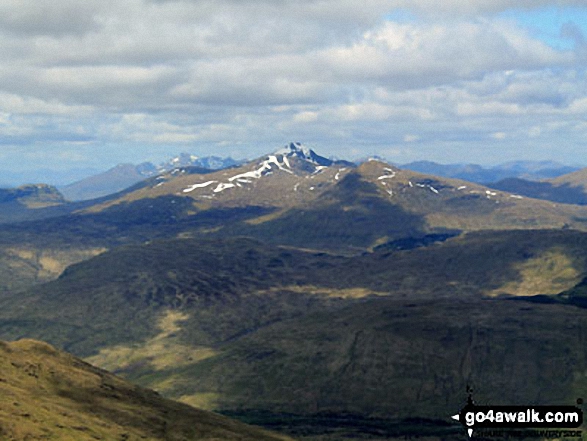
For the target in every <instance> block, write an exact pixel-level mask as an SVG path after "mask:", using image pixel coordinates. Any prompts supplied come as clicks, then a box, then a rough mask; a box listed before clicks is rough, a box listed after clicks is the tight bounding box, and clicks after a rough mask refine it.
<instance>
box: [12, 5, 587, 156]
mask: <svg viewBox="0 0 587 441" xmlns="http://www.w3.org/2000/svg"><path fill="white" fill-rule="evenodd" d="M583 3H584V2H583V1H579V0H566V1H565V0H558V1H555V0H550V1H549V0H521V1H520V0H518V1H516V2H513V1H511V0H491V1H490V0H473V1H468V2H463V1H460V0H447V1H443V2H436V1H434V2H433V1H430V0H410V1H408V0H391V1H389V0H365V1H363V2H356V1H354V0H337V1H334V0H321V1H317V0H298V1H293V0H279V1H275V0H251V1H247V2H244V1H238V0H198V1H195V0H126V1H123V2H120V1H114V0H102V1H97V0H87V1H84V2H79V1H74V0H58V1H56V2H53V3H51V4H49V3H47V4H42V5H41V4H39V3H38V2H35V1H33V0H19V1H16V0H7V1H4V2H2V4H0V56H2V58H3V59H4V60H6V61H5V63H3V64H2V66H0V115H5V116H2V118H1V119H0V121H1V124H3V128H4V126H11V127H12V125H14V121H15V120H18V121H19V124H21V127H22V130H23V131H26V132H27V133H28V134H27V136H22V138H18V136H19V135H18V133H17V132H18V130H17V129H16V127H13V128H12V129H11V130H13V132H11V133H12V135H11V142H19V143H21V144H22V145H26V143H33V142H37V140H41V139H49V140H51V142H60V141H59V140H63V141H64V142H68V141H74V142H86V141H87V140H91V141H92V142H95V143H96V145H100V143H101V142H102V143H103V144H104V145H113V144H119V145H127V146H129V148H134V147H136V148H138V147H137V146H138V145H139V144H149V145H153V146H156V145H161V146H162V147H167V146H170V145H205V146H207V147H206V148H212V147H213V146H216V145H219V146H225V145H241V144H242V143H245V145H247V146H250V145H252V144H255V145H257V147H255V148H258V149H264V148H265V146H264V145H263V143H267V144H269V143H273V142H279V144H281V143H282V142H284V141H287V140H289V138H290V137H292V138H294V139H300V137H303V138H304V139H306V140H312V141H314V142H318V143H322V144H323V146H324V149H325V151H326V152H327V153H330V154H337V155H338V156H344V152H336V151H328V149H335V148H340V146H344V145H348V146H349V147H348V151H349V152H350V151H351V147H350V146H352V145H353V144H356V143H358V144H361V143H371V144H374V145H381V146H385V145H388V143H389V141H390V140H391V141H393V142H396V143H398V144H402V143H412V145H413V146H415V147H416V146H417V147H418V148H420V147H422V148H424V147H423V146H425V145H426V143H427V142H431V140H437V141H438V142H451V143H454V142H456V141H455V140H458V142H461V141H462V142H466V141H471V140H477V141H478V142H479V143H480V144H479V145H480V146H481V143H482V142H491V140H495V139H497V140H500V144H501V145H505V144H507V143H508V142H509V140H519V139H520V137H522V136H525V137H526V138H528V139H545V142H547V140H548V137H549V135H550V134H552V133H554V132H553V129H549V124H551V125H552V124H555V123H556V122H557V121H560V120H562V119H565V118H566V120H567V122H568V124H571V125H572V124H574V125H575V126H577V124H580V118H581V116H580V115H581V112H584V109H585V96H587V90H586V86H585V84H587V82H586V81H585V61H586V60H587V57H586V56H585V53H586V52H585V50H584V47H585V44H584V38H583V34H582V31H581V29H580V28H579V27H577V26H576V25H573V24H572V23H568V24H566V25H564V26H563V27H562V28H561V29H560V30H557V32H559V33H560V35H561V36H562V37H564V38H571V39H573V41H575V47H574V49H566V50H562V49H558V48H554V47H551V45H549V44H548V42H547V41H544V40H541V39H540V38H539V37H537V36H536V35H534V34H532V33H531V32H529V31H528V30H526V29H523V28H521V27H520V26H519V25H518V23H517V22H516V21H515V20H513V19H511V18H509V19H504V18H503V17H502V16H500V15H499V13H500V12H502V11H505V10H510V9H512V8H514V9H515V10H516V11H518V12H517V13H518V14H523V13H524V10H525V9H528V10H529V9H532V8H539V7H542V6H550V7H559V8H564V7H566V6H575V7H582V6H584V5H583ZM398 10H401V11H403V12H404V13H405V14H404V15H402V16H401V18H399V19H394V16H395V15H394V14H396V13H397V11H398ZM512 118H515V119H516V122H515V123H513V122H512V121H511V120H512ZM550 127H552V126H550ZM561 127H563V126H561ZM564 127H570V126H569V125H567V126H564ZM556 130H559V131H560V130H564V129H561V128H559V129H556ZM415 133H417V134H418V135H415ZM496 134H503V137H501V135H500V136H498V137H497V138H496ZM538 135H539V136H538ZM304 139H302V140H304ZM415 141H418V142H417V143H416V142H415ZM429 145H432V144H429ZM512 145H513V144H512ZM133 146H134V147H133ZM31 148H33V147H31ZM247 148H249V147H247ZM394 148H395V147H394ZM394 151H397V152H400V151H401V152H407V150H401V149H400V150H397V149H396V150H394ZM410 151H411V152H412V153H413V152H414V151H416V150H414V149H411V150H410ZM249 152H253V150H248V151H246V152H243V154H242V155H241V156H245V155H247V154H249ZM456 156H458V155H456Z"/></svg>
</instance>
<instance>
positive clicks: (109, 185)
mask: <svg viewBox="0 0 587 441" xmlns="http://www.w3.org/2000/svg"><path fill="white" fill-rule="evenodd" d="M236 164H238V161H235V160H234V159H232V158H221V157H218V156H206V157H203V158H200V157H198V156H195V155H192V154H189V153H181V154H180V155H179V156H176V157H174V158H171V159H170V160H168V161H166V162H162V163H161V164H159V165H154V164H153V163H151V162H143V163H141V164H138V165H134V164H119V165H117V166H115V167H112V168H111V169H109V170H107V171H105V172H102V173H98V174H96V175H93V176H90V177H87V178H84V179H82V180H80V181H76V182H73V183H71V184H68V185H65V186H63V187H60V190H61V192H62V193H63V195H64V196H65V198H67V199H68V200H70V201H82V200H88V199H96V198H100V197H103V196H107V195H110V194H113V193H116V192H119V191H122V190H124V189H126V188H128V187H130V186H132V185H134V184H136V183H138V182H140V181H142V180H144V179H146V178H149V177H152V176H156V175H158V174H161V173H165V172H168V171H172V170H173V169H176V168H180V167H199V168H204V169H210V170H218V169H222V168H226V167H231V166H233V165H236Z"/></svg>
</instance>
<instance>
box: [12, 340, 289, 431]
mask: <svg viewBox="0 0 587 441" xmlns="http://www.w3.org/2000/svg"><path fill="white" fill-rule="evenodd" d="M0 396H2V400H0V438H1V439H10V440H32V439H35V440H38V439H59V440H63V441H67V440H75V441H82V440H96V439H98V440H114V439H116V440H128V441H131V440H177V441H180V440H220V439H222V440H243V441H244V440H251V441H262V440H267V441H269V440H287V439H288V438H286V437H283V436H279V435H274V434H271V433H269V432H265V431H263V430H261V429H258V428H255V427H252V426H247V425H245V424H242V423H239V422H236V421H233V420H231V419H229V418H226V417H223V416H220V415H215V414H213V413H210V412H205V411H201V410H197V409H194V408H192V407H189V406H186V405H184V404H180V403H176V402H174V401H170V400H166V399H164V398H161V397H160V396H159V395H158V394H157V393H155V392H153V391H149V390H146V389H142V388H139V387H136V386H133V385H131V384H129V383H127V382H125V381H123V380H120V379H119V378H117V377H115V376H114V375H112V374H109V373H107V372H106V371H103V370H101V369H97V368H95V367H93V366H91V365H89V364H87V363H85V362H83V361H81V360H79V359H77V358H75V357H73V356H71V355H69V354H67V353H64V352H61V351H58V350H56V349H54V348H53V347H52V346H50V345H48V344H46V343H41V342H37V341H34V340H20V341H17V342H13V343H4V342H0Z"/></svg>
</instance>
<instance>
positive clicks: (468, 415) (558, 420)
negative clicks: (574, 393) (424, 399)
mask: <svg viewBox="0 0 587 441" xmlns="http://www.w3.org/2000/svg"><path fill="white" fill-rule="evenodd" d="M452 418H453V419H454V420H457V421H459V422H460V423H461V424H462V425H463V426H465V428H466V429H467V433H468V434H469V436H473V431H474V430H475V429H481V428H483V429H497V428H501V429H522V428H523V429H546V428H549V429H576V428H578V427H580V426H581V424H583V411H582V410H581V409H579V408H578V407H575V406H477V405H476V404H475V403H474V401H473V400H472V398H471V395H469V399H468V403H467V405H466V406H465V407H463V408H462V409H461V411H460V412H459V413H458V414H456V415H453V416H452Z"/></svg>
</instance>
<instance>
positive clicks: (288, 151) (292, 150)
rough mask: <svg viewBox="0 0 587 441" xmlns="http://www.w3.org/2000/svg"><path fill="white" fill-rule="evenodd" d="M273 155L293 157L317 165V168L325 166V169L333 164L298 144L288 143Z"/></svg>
mask: <svg viewBox="0 0 587 441" xmlns="http://www.w3.org/2000/svg"><path fill="white" fill-rule="evenodd" d="M274 155H275V156H283V157H286V158H294V157H295V158H299V159H302V160H304V161H308V162H311V163H313V164H316V165H319V166H326V167H328V166H330V165H332V163H333V161H332V160H330V159H328V158H325V157H323V156H320V155H318V154H316V152H314V150H311V149H309V148H308V147H306V146H305V145H303V144H301V143H299V142H290V143H289V144H288V145H286V146H285V147H283V148H281V149H279V150H277V151H276V152H275V153H274Z"/></svg>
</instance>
